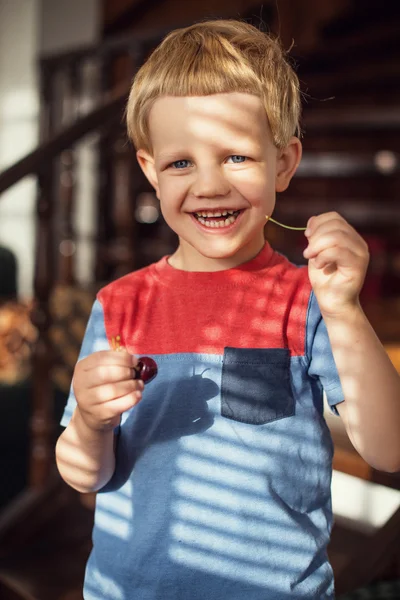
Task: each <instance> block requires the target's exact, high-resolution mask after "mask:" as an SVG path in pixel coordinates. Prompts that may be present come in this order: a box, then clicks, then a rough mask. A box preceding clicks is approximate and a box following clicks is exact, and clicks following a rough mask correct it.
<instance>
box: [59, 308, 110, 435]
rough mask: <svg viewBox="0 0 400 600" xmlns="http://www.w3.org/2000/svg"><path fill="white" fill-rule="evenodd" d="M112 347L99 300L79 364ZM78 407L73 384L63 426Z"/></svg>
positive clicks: (62, 422)
mask: <svg viewBox="0 0 400 600" xmlns="http://www.w3.org/2000/svg"><path fill="white" fill-rule="evenodd" d="M109 349H110V346H109V343H108V340H107V335H106V330H105V325H104V313H103V307H102V305H101V304H100V302H99V301H98V300H96V301H95V302H94V304H93V307H92V311H91V313H90V317H89V321H88V323H87V326H86V331H85V335H84V337H83V341H82V346H81V350H80V353H79V357H78V362H79V361H80V360H82V359H83V358H86V356H89V354H92V353H93V352H98V351H99V350H109ZM75 407H76V400H75V394H74V391H73V389H72V384H71V387H70V391H69V396H68V400H67V404H66V406H65V409H64V413H63V416H62V418H61V425H62V426H63V427H66V426H67V425H68V423H69V421H70V419H71V417H72V413H73V412H74V410H75Z"/></svg>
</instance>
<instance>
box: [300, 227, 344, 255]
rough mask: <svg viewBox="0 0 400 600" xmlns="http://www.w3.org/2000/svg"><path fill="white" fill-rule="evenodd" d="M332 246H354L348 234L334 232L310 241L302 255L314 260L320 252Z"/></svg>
mask: <svg viewBox="0 0 400 600" xmlns="http://www.w3.org/2000/svg"><path fill="white" fill-rule="evenodd" d="M333 246H343V247H346V248H348V247H352V246H354V243H352V240H351V237H350V235H349V233H348V232H346V231H334V232H331V233H326V234H325V235H320V236H316V237H313V238H312V239H310V240H309V243H308V246H307V248H306V249H305V250H304V253H303V254H304V257H305V258H314V257H315V256H317V254H319V253H320V252H323V251H324V250H327V249H328V248H330V247H333Z"/></svg>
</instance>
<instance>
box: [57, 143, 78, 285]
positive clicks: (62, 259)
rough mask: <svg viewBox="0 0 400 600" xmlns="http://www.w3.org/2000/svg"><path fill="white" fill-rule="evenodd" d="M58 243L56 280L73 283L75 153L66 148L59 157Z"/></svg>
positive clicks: (68, 283) (74, 251)
mask: <svg viewBox="0 0 400 600" xmlns="http://www.w3.org/2000/svg"><path fill="white" fill-rule="evenodd" d="M59 186H60V189H59V192H60V196H59V198H60V206H59V211H60V212H59V219H60V243H59V246H58V252H59V255H58V259H59V260H58V278H57V279H58V281H59V282H60V283H62V284H65V285H74V283H75V281H76V279H75V260H74V259H75V253H76V241H75V240H76V236H75V229H74V225H73V216H74V208H75V154H74V151H73V150H66V151H65V152H63V153H62V155H61V157H60V184H59Z"/></svg>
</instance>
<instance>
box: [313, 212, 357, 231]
mask: <svg viewBox="0 0 400 600" xmlns="http://www.w3.org/2000/svg"><path fill="white" fill-rule="evenodd" d="M332 220H339V221H342V222H343V223H347V221H346V220H345V219H344V218H343V217H342V215H340V214H339V213H338V212H336V211H330V212H326V213H322V214H320V215H314V216H313V217H310V218H309V219H308V221H307V229H306V232H309V231H311V232H312V231H314V229H316V228H317V227H319V226H320V225H322V224H323V223H326V222H328V221H332Z"/></svg>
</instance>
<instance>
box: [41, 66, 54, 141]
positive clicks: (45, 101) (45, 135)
mask: <svg viewBox="0 0 400 600" xmlns="http://www.w3.org/2000/svg"><path fill="white" fill-rule="evenodd" d="M53 76H54V73H53V70H52V69H51V68H50V67H49V66H48V65H47V63H46V62H42V64H41V68H40V126H39V139H40V141H41V142H44V141H46V140H48V139H49V138H50V137H51V136H52V134H53V133H54V101H53Z"/></svg>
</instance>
